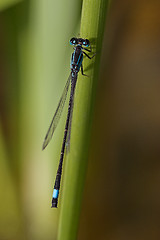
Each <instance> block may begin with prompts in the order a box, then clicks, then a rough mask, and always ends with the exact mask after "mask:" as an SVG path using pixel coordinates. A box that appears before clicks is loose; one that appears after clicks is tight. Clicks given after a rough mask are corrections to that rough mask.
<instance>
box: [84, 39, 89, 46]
mask: <svg viewBox="0 0 160 240" xmlns="http://www.w3.org/2000/svg"><path fill="white" fill-rule="evenodd" d="M83 45H84V46H85V47H89V45H90V42H89V40H88V39H84V40H83Z"/></svg>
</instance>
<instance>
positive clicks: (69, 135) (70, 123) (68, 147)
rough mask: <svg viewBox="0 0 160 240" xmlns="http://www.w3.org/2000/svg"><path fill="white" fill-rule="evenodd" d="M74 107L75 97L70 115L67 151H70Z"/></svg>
mask: <svg viewBox="0 0 160 240" xmlns="http://www.w3.org/2000/svg"><path fill="white" fill-rule="evenodd" d="M73 98H74V96H73ZM73 107H74V99H73V103H72V107H71V115H70V118H69V129H68V133H67V141H66V151H67V153H69V151H70V138H71V127H72V116H73Z"/></svg>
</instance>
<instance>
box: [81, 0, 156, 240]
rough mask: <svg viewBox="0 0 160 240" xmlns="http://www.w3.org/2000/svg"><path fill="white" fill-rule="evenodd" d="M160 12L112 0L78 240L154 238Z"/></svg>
mask: <svg viewBox="0 0 160 240" xmlns="http://www.w3.org/2000/svg"><path fill="white" fill-rule="evenodd" d="M159 13H160V2H159V1H156V0H153V1H139V0H136V1H126V0H122V1H114V0H113V1H112V4H111V8H110V12H109V16H108V18H107V21H106V30H105V39H104V43H103V54H102V59H101V74H100V81H99V88H98V95H97V103H96V110H95V116H94V124H93V130H92V143H91V149H90V159H89V167H88V176H87V184H86V188H85V196H84V202H83V212H82V218H81V226H80V231H79V238H78V239H79V240H80V239H83V240H87V239H101V240H105V239H106V240H122V239H123V240H135V239H136V240H142V239H145V240H150V239H153V240H158V239H160V187H159V184H160V107H159V105H160V14H159ZM84 231H85V232H84Z"/></svg>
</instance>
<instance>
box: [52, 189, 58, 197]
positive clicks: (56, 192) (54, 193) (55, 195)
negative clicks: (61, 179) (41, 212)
mask: <svg viewBox="0 0 160 240" xmlns="http://www.w3.org/2000/svg"><path fill="white" fill-rule="evenodd" d="M58 194H59V190H58V189H54V190H53V198H58Z"/></svg>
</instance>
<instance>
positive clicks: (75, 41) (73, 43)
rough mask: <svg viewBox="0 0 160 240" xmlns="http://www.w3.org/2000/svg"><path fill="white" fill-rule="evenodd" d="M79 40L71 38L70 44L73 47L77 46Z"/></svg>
mask: <svg viewBox="0 0 160 240" xmlns="http://www.w3.org/2000/svg"><path fill="white" fill-rule="evenodd" d="M77 42H78V41H77V38H71V40H70V44H71V45H75V44H77Z"/></svg>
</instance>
